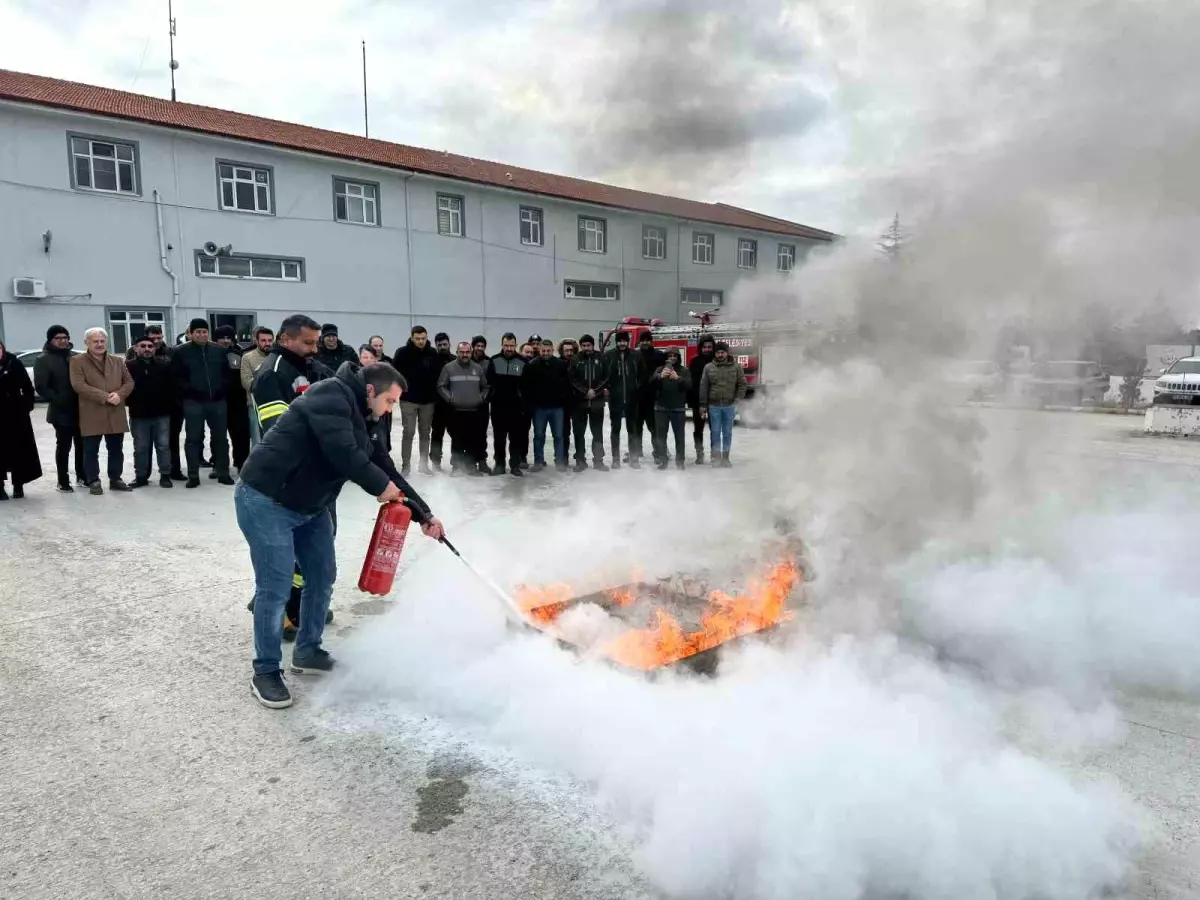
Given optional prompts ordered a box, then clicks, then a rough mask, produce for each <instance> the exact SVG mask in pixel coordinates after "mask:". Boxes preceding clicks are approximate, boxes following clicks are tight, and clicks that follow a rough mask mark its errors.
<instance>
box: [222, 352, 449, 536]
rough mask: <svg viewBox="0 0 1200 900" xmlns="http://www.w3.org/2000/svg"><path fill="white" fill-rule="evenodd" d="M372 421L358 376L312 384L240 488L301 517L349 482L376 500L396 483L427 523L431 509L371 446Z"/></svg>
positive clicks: (378, 446) (253, 460) (345, 373)
mask: <svg viewBox="0 0 1200 900" xmlns="http://www.w3.org/2000/svg"><path fill="white" fill-rule="evenodd" d="M264 365H265V363H264ZM368 414H369V410H368V407H367V388H366V384H365V383H364V382H363V379H362V375H361V373H359V372H355V371H352V370H351V369H349V368H347V369H343V370H341V371H339V372H338V373H337V375H335V376H334V377H333V378H327V379H325V380H324V381H321V382H318V383H317V384H314V385H313V386H312V387H310V388H309V389H308V390H306V391H305V392H304V393H303V394H302V395H301V396H299V397H297V398H296V401H295V402H294V403H293V404H292V405H291V406H290V407H288V410H287V412H285V413H284V414H283V415H282V416H280V417H279V419H278V421H276V423H275V425H274V427H273V428H271V430H270V431H268V432H267V433H266V434H264V435H263V437H262V440H261V441H259V442H258V443H257V444H255V445H254V449H253V450H251V451H250V458H249V459H247V460H246V464H245V466H243V467H242V470H241V473H240V475H241V479H242V481H243V482H244V483H245V484H246V485H247V486H249V487H251V488H253V489H254V490H256V491H258V492H259V493H260V494H265V495H266V496H268V497H270V498H271V499H272V500H274V501H275V502H276V503H278V504H279V505H280V506H283V507H284V508H285V509H290V510H292V511H293V512H298V513H301V514H302V515H315V514H316V513H319V512H321V511H322V510H324V509H327V508H329V506H330V505H331V504H332V503H333V502H334V501H335V500H336V499H337V496H338V494H339V493H340V492H341V490H342V486H343V485H344V484H345V483H346V482H347V481H353V482H354V483H355V484H357V485H358V486H359V487H361V488H362V489H363V490H364V491H366V492H367V493H368V494H370V495H371V496H372V497H377V496H379V495H380V494H382V493H383V491H384V489H385V488H386V487H387V485H388V482H389V481H391V482H392V483H394V484H395V485H396V486H397V487H398V488H400V490H401V491H403V492H404V496H405V498H406V499H407V502H408V505H409V508H410V509H412V513H413V519H415V520H416V521H417V522H425V521H427V520H428V519H429V518H431V517H432V515H433V514H432V513H431V512H430V511H429V506H428V505H427V504H426V503H425V501H424V500H422V499H421V496H420V495H419V494H418V493H417V492H416V491H414V490H413V489H412V488H411V487H410V486H409V484H408V482H407V481H405V480H404V479H403V478H402V477H401V476H400V473H399V472H397V471H396V466H395V464H394V463H393V462H392V458H391V456H389V455H388V452H387V450H386V448H385V447H384V445H383V442H382V441H377V440H374V436H375V435H376V433H377V431H376V428H375V425H376V424H377V423H369V422H368V419H367V416H368Z"/></svg>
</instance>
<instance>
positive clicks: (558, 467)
mask: <svg viewBox="0 0 1200 900" xmlns="http://www.w3.org/2000/svg"><path fill="white" fill-rule="evenodd" d="M554 471H555V472H570V471H571V467H570V466H568V465H567V464H566V463H555V464H554Z"/></svg>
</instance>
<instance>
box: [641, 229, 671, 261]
mask: <svg viewBox="0 0 1200 900" xmlns="http://www.w3.org/2000/svg"><path fill="white" fill-rule="evenodd" d="M642 258H643V259H666V258H667V229H665V228H659V227H658V226H657V225H643V226H642Z"/></svg>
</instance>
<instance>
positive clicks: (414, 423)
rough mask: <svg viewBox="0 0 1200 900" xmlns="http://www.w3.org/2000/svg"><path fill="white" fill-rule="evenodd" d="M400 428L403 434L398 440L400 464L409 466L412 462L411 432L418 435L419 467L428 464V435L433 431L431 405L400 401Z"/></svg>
mask: <svg viewBox="0 0 1200 900" xmlns="http://www.w3.org/2000/svg"><path fill="white" fill-rule="evenodd" d="M400 427H401V428H403V429H404V433H403V435H402V436H401V438H400V462H401V464H402V465H405V466H407V465H409V463H410V462H411V461H412V442H413V432H414V431H415V432H417V435H418V447H419V449H420V453H421V465H425V464H426V463H428V462H429V433H430V431H431V430H432V429H433V404H432V403H409V402H408V401H407V400H401V401H400Z"/></svg>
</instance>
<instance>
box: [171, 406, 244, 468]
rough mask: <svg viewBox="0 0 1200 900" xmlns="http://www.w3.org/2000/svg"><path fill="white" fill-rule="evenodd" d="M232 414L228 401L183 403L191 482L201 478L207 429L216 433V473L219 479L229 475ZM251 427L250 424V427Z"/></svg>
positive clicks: (214, 438) (213, 437)
mask: <svg viewBox="0 0 1200 900" xmlns="http://www.w3.org/2000/svg"><path fill="white" fill-rule="evenodd" d="M228 411H229V407H227V406H226V405H225V401H224V400H212V401H210V402H208V403H200V402H199V401H196V400H184V401H183V419H184V422H185V424H186V425H187V438H186V440H185V441H184V455H185V456H186V457H187V474H188V478H199V477H200V458H201V456H202V455H203V452H204V426H205V425H208V429H209V431H210V432H211V433H212V455H213V460H212V464H213V470H214V471H215V472H216V473H217V474H218V475H228V474H229V432H228V427H229V424H228V421H227V419H228ZM246 427H247V428H249V427H250V423H249V422H247V423H246Z"/></svg>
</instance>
